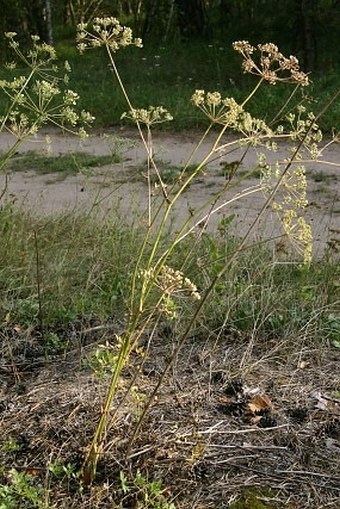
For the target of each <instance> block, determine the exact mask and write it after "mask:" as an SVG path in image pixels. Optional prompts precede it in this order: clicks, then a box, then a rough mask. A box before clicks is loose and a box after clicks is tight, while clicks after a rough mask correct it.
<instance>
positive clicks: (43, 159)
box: [8, 150, 120, 178]
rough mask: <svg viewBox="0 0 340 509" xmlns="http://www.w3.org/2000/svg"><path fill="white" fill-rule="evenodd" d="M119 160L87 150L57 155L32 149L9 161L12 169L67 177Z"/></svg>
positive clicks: (116, 157)
mask: <svg viewBox="0 0 340 509" xmlns="http://www.w3.org/2000/svg"><path fill="white" fill-rule="evenodd" d="M117 162H120V158H119V157H118V156H112V155H102V156H97V155H92V154H86V152H72V153H70V154H60V155H57V156H55V155H53V154H51V155H44V154H41V153H38V152H35V151H33V150H30V151H28V152H25V153H23V154H18V155H16V156H15V157H13V159H11V160H10V161H9V163H8V169H10V170H12V171H25V170H34V171H35V172H36V173H40V174H41V175H46V174H49V173H58V174H59V175H60V176H62V177H63V178H66V177H67V176H68V175H75V174H77V173H79V172H81V171H84V170H86V169H89V168H97V167H99V166H104V165H106V164H111V163H117Z"/></svg>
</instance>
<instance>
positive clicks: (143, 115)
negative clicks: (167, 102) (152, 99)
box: [120, 106, 173, 126]
mask: <svg viewBox="0 0 340 509" xmlns="http://www.w3.org/2000/svg"><path fill="white" fill-rule="evenodd" d="M120 118H121V119H123V118H129V119H130V120H132V121H133V122H139V123H140V124H145V125H147V126H152V125H153V124H161V123H162V122H169V121H171V120H173V116H172V115H171V114H170V113H169V112H168V110H166V109H165V108H163V106H149V108H148V109H147V110H146V109H144V108H140V109H136V108H132V109H131V111H129V112H125V113H123V114H122V116H121V117H120Z"/></svg>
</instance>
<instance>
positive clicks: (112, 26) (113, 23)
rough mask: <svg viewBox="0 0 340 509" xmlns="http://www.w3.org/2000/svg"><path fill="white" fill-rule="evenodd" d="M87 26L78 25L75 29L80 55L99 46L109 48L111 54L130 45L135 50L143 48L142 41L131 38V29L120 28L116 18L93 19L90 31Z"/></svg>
mask: <svg viewBox="0 0 340 509" xmlns="http://www.w3.org/2000/svg"><path fill="white" fill-rule="evenodd" d="M88 26H89V25H88V24H87V23H80V24H79V25H78V27H77V29H78V31H77V43H78V44H77V46H78V49H79V51H80V52H81V53H82V52H84V51H85V50H86V49H89V48H99V47H101V46H103V47H106V48H109V49H110V50H111V51H112V52H113V53H115V52H116V51H118V50H119V49H120V48H126V47H127V46H131V45H133V46H137V48H142V46H143V44H142V39H139V38H138V37H137V38H133V36H132V30H131V28H129V27H125V26H122V25H121V24H120V23H119V21H118V19H117V18H113V17H106V18H95V19H94V21H93V25H92V27H90V30H88Z"/></svg>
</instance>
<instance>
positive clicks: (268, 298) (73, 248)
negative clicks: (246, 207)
mask: <svg viewBox="0 0 340 509" xmlns="http://www.w3.org/2000/svg"><path fill="white" fill-rule="evenodd" d="M116 212H118V211H116ZM226 231H227V233H223V231H222V230H221V235H217V234H216V235H210V234H204V235H203V236H202V238H201V241H200V242H199V243H198V244H197V245H196V244H195V242H196V241H195V240H194V239H189V240H188V242H186V243H184V244H183V246H182V247H181V249H180V250H179V251H178V252H177V253H176V254H175V255H173V258H172V260H170V261H169V264H170V265H171V266H173V267H175V268H176V267H178V268H181V266H182V263H184V261H185V260H186V266H185V267H186V268H185V272H186V274H187V275H188V277H189V278H190V279H192V280H193V281H195V283H196V284H197V286H198V287H199V290H200V292H203V291H204V288H206V286H207V284H208V283H209V281H211V279H212V278H213V277H214V275H215V274H216V273H217V272H218V271H219V269H220V268H221V266H222V265H223V263H224V261H225V260H226V258H227V257H229V256H230V255H231V253H232V251H233V250H234V249H235V247H236V245H237V241H236V240H235V239H233V238H232V237H230V238H228V235H229V234H228V226H227V227H226ZM34 232H36V234H35V233H34ZM0 235H1V239H2V242H1V245H0V267H1V270H0V291H1V295H2V299H1V306H0V322H1V323H12V324H14V323H17V324H21V325H22V326H25V327H27V326H29V325H32V324H33V325H34V324H35V325H36V324H38V322H39V304H40V305H41V311H42V316H43V321H44V324H45V325H46V326H47V327H52V329H53V323H56V322H60V321H61V322H64V323H67V322H69V321H72V320H75V319H79V318H81V319H84V320H86V319H88V318H89V317H91V316H96V317H98V319H99V320H103V321H105V320H107V319H108V318H109V317H110V316H112V313H115V314H116V313H119V314H120V315H122V316H123V315H124V313H125V312H127V310H128V309H127V306H126V303H127V302H128V295H129V293H128V292H129V282H130V275H131V273H132V271H133V267H134V264H135V263H136V257H137V252H138V244H139V241H140V238H141V235H142V227H137V226H135V227H131V226H129V227H128V226H126V225H125V224H124V222H123V220H122V218H121V217H120V216H119V213H118V215H116V219H114V218H113V217H112V218H110V217H109V218H107V219H106V220H105V221H103V220H99V219H96V218H91V217H90V218H89V217H87V216H72V215H63V216H60V217H56V218H54V219H51V218H48V219H39V220H38V219H34V218H33V217H31V216H29V215H27V214H26V213H23V212H16V211H14V210H12V209H11V208H9V207H5V208H3V209H2V210H1V211H0ZM169 241H170V237H169V236H166V237H165V240H164V243H165V244H166V243H167V242H169ZM193 243H194V244H193ZM193 245H195V258H194V260H192V261H191V262H190V263H188V260H189V259H190V258H189V256H190V252H191V250H192V248H193V247H192V246H193ZM37 250H38V255H39V266H38V267H37ZM197 258H198V259H199V260H200V268H198V267H197V264H196V263H195V260H196V259H197ZM333 258H334V257H332V256H331V257H330V258H329V259H326V258H325V259H323V260H321V261H318V262H315V263H314V264H312V266H311V267H309V268H307V267H299V266H298V265H296V264H293V265H290V264H288V265H287V264H283V265H282V264H273V263H272V255H271V251H270V250H267V249H264V248H263V247H254V248H252V249H250V250H246V251H245V252H244V253H243V254H242V255H240V257H239V259H238V261H237V263H236V264H235V266H234V267H233V268H232V269H231V270H230V271H228V273H227V274H226V276H225V278H223V279H222V280H221V281H220V282H219V283H218V285H217V286H216V289H215V291H214V293H213V296H212V297H211V299H210V301H209V304H208V305H207V308H206V312H205V313H204V314H203V315H202V318H201V319H200V320H201V323H202V327H204V328H205V327H208V328H209V329H211V330H216V329H219V328H221V327H224V326H225V325H226V324H225V319H226V316H228V320H227V322H228V326H232V327H234V328H235V329H237V330H239V331H240V332H241V333H242V334H247V333H248V331H252V330H254V327H255V330H256V335H258V337H259V338H264V337H273V336H275V337H279V336H281V337H283V336H284V337H288V336H291V335H299V334H300V331H301V330H303V328H304V327H306V326H307V324H308V330H309V337H310V338H311V339H313V338H314V339H315V340H317V341H320V340H323V341H332V340H335V339H336V334H338V320H339V310H338V308H339V296H338V291H339V288H338V283H337V281H338V277H339V265H338V263H337V260H336V259H333ZM37 268H38V272H39V276H38V275H37ZM38 280H39V284H40V287H41V289H42V290H41V294H40V299H39V295H38ZM39 300H40V303H39ZM191 311H192V310H191ZM191 311H190V309H187V308H186V309H184V308H183V309H182V311H181V312H183V313H187V312H189V313H190V312H191Z"/></svg>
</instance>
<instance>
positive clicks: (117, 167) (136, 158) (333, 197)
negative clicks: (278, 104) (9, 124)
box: [0, 128, 340, 254]
mask: <svg viewBox="0 0 340 509" xmlns="http://www.w3.org/2000/svg"><path fill="white" fill-rule="evenodd" d="M48 134H49V135H50V136H51V140H52V143H51V146H50V155H51V157H53V156H56V155H59V154H63V153H74V152H79V151H82V152H86V153H90V154H95V155H103V154H110V153H112V152H113V151H114V152H116V153H117V152H118V153H119V154H120V159H121V161H120V162H119V163H115V164H110V165H106V166H102V167H100V168H96V169H95V170H92V171H91V172H90V173H88V172H86V174H83V173H81V174H77V175H73V176H68V177H66V178H65V179H61V178H60V175H57V174H49V175H39V174H37V173H36V172H35V171H34V170H32V168H30V167H25V168H22V170H21V171H16V172H13V173H9V174H8V178H7V183H6V177H5V175H4V174H3V175H1V176H0V190H3V189H4V188H5V187H6V185H7V190H6V196H4V197H3V198H2V200H7V201H8V200H10V201H12V202H14V203H15V204H16V206H23V207H25V208H27V209H29V210H32V211H33V212H34V213H36V214H56V213H60V212H63V211H67V210H73V209H76V210H89V209H90V208H91V207H93V205H94V204H96V205H95V208H96V209H97V210H100V213H104V214H105V215H106V214H107V213H108V212H109V211H112V213H114V212H116V211H117V210H118V209H119V210H120V212H121V214H122V215H123V216H124V217H125V218H134V219H135V218H136V217H140V218H141V219H142V218H143V217H145V215H144V214H145V211H146V208H147V195H148V188H147V185H146V181H145V178H144V177H143V170H145V161H146V154H145V150H144V148H143V146H142V144H141V143H140V142H139V141H138V139H137V138H136V135H135V134H134V133H132V132H131V131H127V130H122V129H119V128H117V129H115V130H112V131H111V132H110V133H109V134H108V135H107V136H104V135H102V134H100V133H96V134H93V135H91V136H90V137H89V138H88V139H86V140H85V141H80V140H79V139H78V138H76V137H73V136H63V135H61V134H58V133H56V132H48ZM45 135H46V132H44V133H39V135H37V137H36V138H34V139H31V140H30V141H28V142H26V143H25V144H24V145H23V146H21V148H20V152H24V151H28V150H34V151H38V152H46V150H47V145H46V141H45ZM117 137H118V138H119V140H121V139H122V138H124V139H125V140H132V141H133V142H134V146H132V147H131V146H130V147H129V143H128V141H124V140H123V141H118V142H117ZM198 139H199V135H198V134H197V135H196V134H194V133H188V134H168V133H156V135H155V139H154V153H155V158H156V159H157V160H158V161H161V163H160V166H161V167H162V168H164V169H165V171H167V172H168V174H171V172H172V173H176V172H179V171H180V169H181V168H182V167H183V164H184V163H185V162H186V161H187V159H188V157H189V155H190V154H191V152H192V151H193V149H194V148H195V146H196V143H197V141H198ZM12 141H13V139H12V138H11V136H10V135H8V134H1V135H0V150H1V151H4V150H6V148H8V147H9V146H10V145H11V143H12ZM212 141H213V139H212V138H209V139H208V140H207V141H206V142H204V143H203V144H202V146H201V147H200V149H199V150H198V151H197V153H196V154H195V157H194V159H193V160H194V161H196V162H197V161H201V160H202V159H203V158H204V156H205V155H206V154H207V152H208V151H209V148H210V147H211V144H212ZM230 141H232V139H231V138H226V139H225V140H223V142H224V143H229V142H230ZM288 155H289V146H288V145H287V144H282V145H280V146H279V149H278V151H277V152H276V153H270V154H268V159H269V160H270V159H271V160H272V161H273V160H276V159H284V158H285V157H288ZM241 157H242V152H241V150H240V149H237V150H235V151H233V152H232V153H229V154H226V152H225V151H221V152H219V153H218V154H216V156H215V157H214V158H213V160H210V161H209V162H208V164H206V165H205V168H204V171H203V172H202V174H200V176H199V177H198V178H197V179H196V181H195V182H194V183H193V184H191V185H190V186H189V188H188V189H187V190H186V191H185V193H184V194H183V195H182V197H181V198H180V200H179V201H178V203H177V205H176V207H175V208H174V211H173V214H172V217H171V219H170V221H171V222H172V225H173V227H174V228H177V227H178V226H179V225H180V224H181V223H182V222H183V221H184V220H185V218H187V217H188V215H190V213H192V211H193V210H198V209H199V208H200V207H201V206H202V204H204V203H205V202H207V200H209V199H211V198H212V196H214V195H216V193H218V192H219V191H220V190H221V189H222V188H223V186H225V182H226V175H225V172H224V171H223V164H224V163H225V162H227V163H230V162H232V161H238V160H240V159H241ZM322 161H323V162H322V163H308V164H306V168H307V178H308V183H309V185H308V200H309V206H308V208H307V209H306V211H305V217H306V218H307V219H308V220H309V221H310V222H311V223H312V225H313V231H314V239H315V246H314V252H315V254H320V253H322V252H323V251H324V249H325V248H326V247H327V246H328V245H329V244H330V243H331V244H333V246H338V247H339V244H340V146H339V144H338V145H335V144H333V145H331V146H330V147H329V148H328V149H327V150H325V152H324V153H323V157H322ZM328 163H330V164H328ZM256 164H257V159H256V153H255V150H253V149H252V150H250V151H249V152H248V153H247V155H246V157H245V158H244V160H243V161H242V165H241V167H240V171H241V172H242V173H245V172H246V171H248V170H249V169H250V168H253V167H255V166H256ZM167 168H168V169H167ZM170 170H171V171H170ZM259 184H260V180H259V178H254V177H252V178H247V179H245V180H244V181H243V182H242V183H241V184H240V186H239V187H237V188H236V190H231V191H228V192H227V193H226V197H225V198H227V200H234V197H235V193H236V192H239V193H243V194H244V195H245V194H247V195H246V196H244V197H243V198H242V199H240V200H237V201H232V202H231V203H230V204H229V205H228V206H226V207H223V208H221V210H219V211H218V212H217V213H216V214H214V216H213V217H212V218H211V222H210V226H209V228H216V225H217V224H218V222H219V221H220V220H221V218H223V217H225V216H229V215H231V214H235V215H236V217H235V221H234V223H233V224H234V228H235V229H236V232H237V233H239V234H242V233H244V232H245V231H246V230H247V228H248V227H249V225H250V224H251V222H252V221H253V219H254V217H255V216H256V214H257V213H258V211H259V210H260V208H261V206H262V205H263V203H264V197H263V194H262V192H261V191H260V189H259ZM155 193H156V194H157V191H155ZM219 203H220V202H219ZM207 210H209V208H207V209H206V211H207ZM136 213H137V215H138V216H136ZM205 213H206V212H205ZM271 214H272V213H271V212H270V211H269V210H268V212H266V215H265V218H264V220H263V221H262V222H261V224H260V227H259V228H258V229H257V231H256V236H257V237H259V238H262V237H265V236H276V235H277V234H278V233H279V230H278V225H277V223H276V221H275V219H274V217H272V215H271ZM143 215H144V216H143ZM201 215H204V212H202V214H201Z"/></svg>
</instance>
